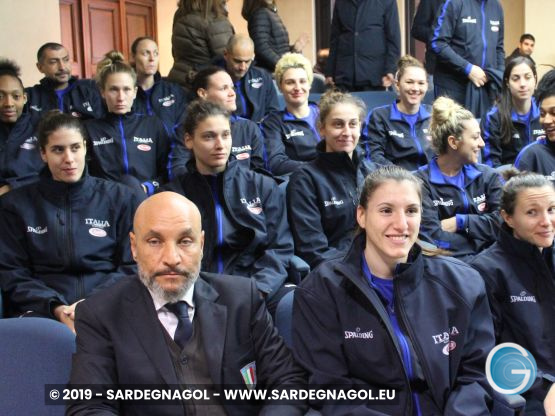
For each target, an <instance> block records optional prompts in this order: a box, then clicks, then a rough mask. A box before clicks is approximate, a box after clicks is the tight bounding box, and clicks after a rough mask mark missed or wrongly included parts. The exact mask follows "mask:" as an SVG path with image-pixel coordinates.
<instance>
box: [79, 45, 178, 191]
mask: <svg viewBox="0 0 555 416" xmlns="http://www.w3.org/2000/svg"><path fill="white" fill-rule="evenodd" d="M97 77H98V80H99V87H100V90H101V91H100V92H101V94H102V97H103V98H104V100H105V101H106V106H107V108H108V114H107V115H106V116H105V117H104V118H102V119H98V120H90V121H88V122H86V123H85V128H86V129H87V133H88V137H89V139H90V140H89V143H88V147H89V152H90V153H91V161H90V164H89V168H90V173H91V175H94V176H98V177H100V178H104V179H110V180H114V181H118V182H123V183H126V184H128V185H130V186H133V187H141V188H142V189H143V191H144V192H145V193H146V194H147V195H151V194H152V193H153V192H154V190H155V189H156V188H158V186H159V185H160V184H161V183H164V182H166V181H167V178H168V176H170V172H169V164H168V160H169V154H170V150H171V147H172V139H171V137H172V136H170V134H169V133H168V132H167V131H166V129H165V128H164V125H163V124H162V122H161V121H160V120H159V119H158V117H156V116H148V115H143V114H139V113H135V112H133V111H131V107H132V105H133V100H134V99H135V94H136V91H137V88H136V86H135V84H136V75H135V71H133V69H132V68H131V67H130V66H129V65H128V64H126V63H125V62H124V61H123V56H122V55H121V53H119V52H116V51H113V52H109V53H108V54H107V55H106V57H105V59H104V60H103V61H101V62H99V64H98V73H97Z"/></svg>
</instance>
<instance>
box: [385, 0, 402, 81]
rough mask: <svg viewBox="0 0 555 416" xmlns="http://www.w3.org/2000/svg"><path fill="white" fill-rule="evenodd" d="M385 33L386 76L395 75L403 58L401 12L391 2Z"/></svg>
mask: <svg viewBox="0 0 555 416" xmlns="http://www.w3.org/2000/svg"><path fill="white" fill-rule="evenodd" d="M384 31H385V39H386V50H387V52H386V55H385V66H384V69H385V74H382V75H386V74H395V71H396V70H397V61H398V60H399V57H400V56H401V29H400V27H399V11H398V10H397V2H396V1H395V0H393V1H391V3H390V5H389V6H388V7H387V9H386V14H385V16H384Z"/></svg>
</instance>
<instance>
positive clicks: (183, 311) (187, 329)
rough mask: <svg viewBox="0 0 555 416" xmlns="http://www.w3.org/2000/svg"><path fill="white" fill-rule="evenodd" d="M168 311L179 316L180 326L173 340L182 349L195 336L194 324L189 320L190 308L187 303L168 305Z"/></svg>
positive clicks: (178, 325)
mask: <svg viewBox="0 0 555 416" xmlns="http://www.w3.org/2000/svg"><path fill="white" fill-rule="evenodd" d="M165 306H166V309H168V310H169V311H170V312H172V313H174V314H175V316H177V320H178V324H177V329H176V330H175V335H174V336H173V340H174V341H175V343H176V344H177V345H179V347H180V348H181V349H183V347H184V346H185V344H186V343H187V341H189V338H191V335H192V334H193V324H192V323H191V320H190V319H189V306H188V305H187V302H183V301H180V302H176V303H166V305H165Z"/></svg>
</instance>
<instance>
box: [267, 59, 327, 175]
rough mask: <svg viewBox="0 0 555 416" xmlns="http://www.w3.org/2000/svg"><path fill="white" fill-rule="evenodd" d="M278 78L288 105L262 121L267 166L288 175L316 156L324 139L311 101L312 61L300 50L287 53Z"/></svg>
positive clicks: (278, 64) (276, 70)
mask: <svg viewBox="0 0 555 416" xmlns="http://www.w3.org/2000/svg"><path fill="white" fill-rule="evenodd" d="M274 78H275V80H276V82H277V85H278V88H279V90H280V91H281V93H282V94H283V98H284V100H285V107H286V108H285V109H284V110H281V111H273V112H271V113H270V114H269V115H267V116H266V117H265V118H264V119H263V120H262V122H261V126H260V128H261V129H262V133H263V134H264V143H265V147H266V155H265V163H266V168H267V169H268V170H270V171H271V172H272V173H274V174H276V175H288V174H290V173H292V172H294V171H295V170H296V169H298V168H299V167H301V166H302V165H303V163H304V162H307V161H310V160H313V159H314V158H315V157H316V144H317V143H318V142H319V141H320V135H319V133H318V130H317V126H316V123H317V120H318V113H319V110H318V106H317V105H316V104H314V103H309V101H308V93H309V91H310V86H311V85H312V80H313V74H312V66H311V64H310V61H309V60H308V59H306V58H305V57H304V56H302V55H301V54H298V53H286V54H285V55H283V56H282V57H281V59H280V60H279V61H278V63H277V64H276V69H275V72H274Z"/></svg>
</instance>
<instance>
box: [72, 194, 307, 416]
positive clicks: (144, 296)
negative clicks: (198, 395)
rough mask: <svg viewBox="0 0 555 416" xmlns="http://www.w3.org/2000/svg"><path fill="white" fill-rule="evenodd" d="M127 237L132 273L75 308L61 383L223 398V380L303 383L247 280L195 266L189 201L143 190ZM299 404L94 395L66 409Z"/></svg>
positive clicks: (289, 410)
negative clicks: (190, 389) (67, 369)
mask: <svg viewBox="0 0 555 416" xmlns="http://www.w3.org/2000/svg"><path fill="white" fill-rule="evenodd" d="M130 239H131V251H132V254H133V257H134V259H135V261H136V262H137V266H138V271H139V272H138V274H139V276H138V277H135V276H130V277H129V278H127V279H124V280H123V281H121V282H119V283H118V284H116V285H114V286H112V287H111V288H110V289H109V290H107V291H104V292H101V293H99V294H98V295H96V296H92V297H90V298H88V299H86V300H85V301H83V302H81V303H80V304H79V305H78V307H77V311H76V322H75V328H76V332H77V352H76V354H75V355H74V358H73V366H72V372H71V380H70V383H71V384H87V385H112V386H113V385H117V386H119V387H124V386H126V385H127V386H129V385H137V384H148V385H149V386H148V387H149V388H158V389H171V388H179V389H183V388H185V387H186V386H198V388H202V389H203V390H206V391H207V392H208V395H210V396H212V397H213V394H214V393H219V394H220V395H221V396H220V397H222V398H223V388H224V386H226V387H234V388H238V387H241V386H246V385H247V386H248V387H250V388H253V387H254V386H253V384H255V385H258V386H264V388H267V389H280V388H286V387H287V386H294V385H297V386H298V385H300V384H304V383H305V382H306V379H305V374H304V372H303V371H302V369H301V368H300V367H299V366H298V365H297V364H296V363H295V362H294V361H293V358H292V356H291V354H290V352H289V350H288V349H287V347H285V345H284V343H283V340H282V339H281V338H280V337H279V336H278V334H277V330H276V329H275V328H274V326H273V323H272V320H271V318H270V316H269V314H268V312H267V310H266V306H265V304H264V301H263V300H262V298H261V297H260V295H259V292H258V290H257V288H256V285H255V283H254V281H253V280H252V279H248V278H244V277H235V276H225V275H217V274H211V273H204V272H200V264H201V259H202V249H203V244H204V232H203V231H202V230H201V216H200V213H199V211H198V209H197V208H196V206H195V205H194V204H193V203H192V202H191V201H189V200H188V199H186V198H185V197H183V196H181V195H179V194H176V193H173V192H162V193H159V194H156V195H154V196H152V197H150V198H149V199H147V200H146V201H144V202H143V203H142V204H141V205H140V206H139V208H138V209H137V212H136V214H135V219H134V223H133V231H132V232H131V233H130ZM178 304H181V305H182V307H180V308H177V307H176V305H178ZM176 310H184V313H181V314H180V313H178V312H176ZM184 333H185V334H186V336H185V337H184V335H183V334H184ZM249 376H250V377H249ZM305 410H306V409H305V407H304V405H303V404H301V403H294V404H289V405H283V404H281V405H280V404H276V403H273V404H272V403H271V402H257V403H255V402H252V403H248V402H243V403H241V405H235V404H233V403H226V402H224V401H223V400H222V399H218V398H215V399H213V400H211V401H210V402H208V404H207V402H205V401H204V402H203V401H195V400H183V401H172V402H171V403H170V404H161V403H160V402H156V401H148V402H143V403H137V402H133V401H117V400H112V401H111V400H107V399H106V396H104V397H103V398H93V399H92V400H89V401H76V402H74V403H72V404H71V405H70V406H68V411H67V414H68V415H83V414H91V412H94V414H119V413H122V414H133V415H145V416H146V415H157V416H163V415H167V416H170V415H183V414H187V415H189V416H190V415H253V414H258V413H260V412H262V413H263V414H265V415H274V414H275V415H283V414H287V415H297V414H298V415H301V414H304V411H305Z"/></svg>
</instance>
